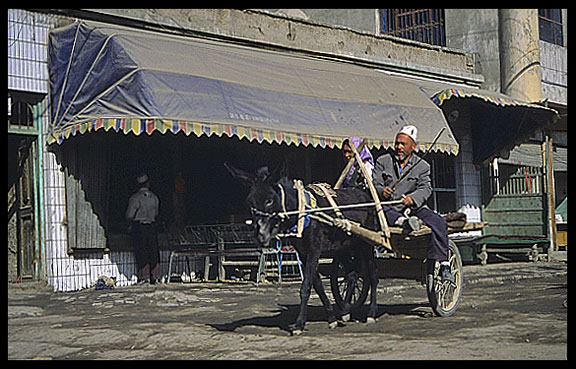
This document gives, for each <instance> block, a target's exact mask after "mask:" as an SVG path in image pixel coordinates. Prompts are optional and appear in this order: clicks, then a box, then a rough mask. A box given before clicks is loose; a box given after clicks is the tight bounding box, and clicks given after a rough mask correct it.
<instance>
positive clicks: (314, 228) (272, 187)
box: [224, 162, 378, 335]
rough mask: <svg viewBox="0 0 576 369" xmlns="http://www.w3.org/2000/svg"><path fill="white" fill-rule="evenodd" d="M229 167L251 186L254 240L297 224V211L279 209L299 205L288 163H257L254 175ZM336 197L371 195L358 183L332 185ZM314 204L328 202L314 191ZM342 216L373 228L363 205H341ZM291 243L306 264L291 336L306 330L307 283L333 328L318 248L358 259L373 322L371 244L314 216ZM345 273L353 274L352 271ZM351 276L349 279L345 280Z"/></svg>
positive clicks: (265, 240) (365, 198)
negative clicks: (269, 165)
mask: <svg viewBox="0 0 576 369" xmlns="http://www.w3.org/2000/svg"><path fill="white" fill-rule="evenodd" d="M224 166H225V167H226V168H227V169H228V171H229V172H230V173H231V174H232V176H234V177H235V178H237V179H238V180H239V181H240V182H241V183H243V184H244V185H246V186H247V187H248V188H250V193H249V195H248V197H247V202H248V205H249V206H250V208H251V211H252V218H253V224H254V227H255V235H256V237H255V238H256V240H257V242H258V243H259V244H260V245H261V246H268V245H269V244H270V241H271V240H272V239H273V238H274V237H276V235H278V234H279V233H282V232H285V231H286V230H288V229H290V228H291V227H293V226H295V224H296V223H297V216H296V215H294V216H290V217H285V216H281V215H280V214H281V213H282V212H283V211H290V210H297V209H298V193H297V190H296V189H294V188H293V187H294V186H293V181H292V180H289V179H288V178H287V176H286V174H285V172H286V164H285V163H284V162H283V163H282V165H281V166H279V167H277V168H276V169H275V170H273V171H272V172H271V173H270V172H269V171H268V170H267V168H266V167H263V168H260V169H259V170H258V172H257V174H256V175H253V174H251V173H247V172H245V171H242V170H240V169H236V168H234V167H232V166H231V165H229V164H228V163H225V164H224ZM336 194H337V198H336V200H337V202H338V203H339V204H341V205H344V204H355V203H362V202H369V201H371V198H370V196H369V195H368V194H367V193H365V192H364V191H363V190H361V189H359V188H344V189H339V190H336ZM317 202H318V206H321V207H324V206H330V205H329V203H328V201H327V200H326V199H325V198H323V197H318V196H317ZM342 213H343V214H344V216H345V217H346V218H348V219H350V220H353V221H356V222H358V223H360V224H362V225H363V226H365V227H368V228H372V229H374V226H375V221H374V219H375V216H374V211H373V210H371V209H366V208H358V209H353V210H343V211H342ZM294 241H295V242H294V247H295V248H296V250H297V251H298V253H299V255H300V259H301V260H302V263H303V264H304V265H303V266H304V268H303V274H304V280H303V282H302V285H301V287H300V311H299V314H298V317H297V319H296V323H295V324H293V325H291V326H290V330H291V333H292V335H299V334H301V333H302V331H303V330H304V326H305V324H306V319H307V311H308V299H309V298H310V292H311V288H312V287H314V290H315V291H316V293H317V294H318V296H319V297H320V300H321V301H322V305H323V306H324V309H325V310H326V313H327V315H328V324H329V327H330V328H335V327H337V325H338V323H337V320H336V315H335V313H334V308H333V306H332V304H331V303H330V300H329V299H328V297H327V296H326V292H325V291H324V287H323V285H322V281H321V280H320V275H319V273H318V262H319V258H320V255H321V253H323V252H335V253H341V254H342V255H346V254H347V255H354V257H355V259H356V260H357V261H358V263H357V264H359V266H360V268H361V270H360V272H362V273H365V275H367V279H368V281H365V283H368V284H369V286H370V305H369V311H368V317H367V322H374V321H375V317H376V313H377V310H378V305H377V303H376V294H377V293H376V287H377V285H378V274H377V270H376V262H375V257H374V252H373V247H372V246H371V245H370V244H368V243H366V242H365V241H364V240H362V239H360V238H359V237H356V236H348V235H347V234H346V233H345V232H344V231H343V230H341V229H339V228H336V227H332V226H329V225H326V224H324V223H321V222H319V221H317V220H314V219H310V220H309V223H308V225H307V226H306V228H305V229H304V230H303V232H302V234H301V238H296V239H294ZM348 278H351V277H350V276H349V277H348ZM349 281H350V280H349ZM350 309H351V305H350V302H349V301H348V302H347V303H345V306H344V308H343V311H342V312H341V313H342V319H343V320H344V321H346V320H347V319H349V317H350Z"/></svg>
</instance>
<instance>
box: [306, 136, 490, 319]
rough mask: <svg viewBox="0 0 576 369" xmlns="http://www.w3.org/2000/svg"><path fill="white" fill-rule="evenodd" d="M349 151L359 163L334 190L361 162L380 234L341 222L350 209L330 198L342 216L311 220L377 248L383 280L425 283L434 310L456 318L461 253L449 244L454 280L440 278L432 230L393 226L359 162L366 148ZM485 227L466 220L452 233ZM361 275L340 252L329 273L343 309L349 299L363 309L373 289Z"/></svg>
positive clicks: (333, 289) (311, 214) (451, 229)
mask: <svg viewBox="0 0 576 369" xmlns="http://www.w3.org/2000/svg"><path fill="white" fill-rule="evenodd" d="M364 144H365V142H363V143H362V146H363V145H364ZM350 146H351V149H352V151H353V152H354V158H352V159H351V160H350V161H349V162H348V165H347V166H346V167H345V168H344V170H343V172H342V174H341V176H340V178H339V180H338V182H337V183H336V184H335V186H334V188H339V187H340V186H341V184H342V182H343V179H344V178H345V176H346V174H347V173H348V171H349V170H350V168H351V167H352V166H353V165H354V162H357V163H358V165H359V167H360V170H361V171H362V172H363V175H364V178H366V179H367V184H368V188H369V190H370V194H371V195H372V198H373V201H374V202H373V203H371V204H370V205H371V206H374V207H375V208H376V213H377V215H378V221H379V223H380V231H373V230H369V229H366V228H364V227H362V226H361V225H360V224H358V223H355V222H353V221H350V220H347V219H342V213H341V211H340V210H343V209H344V208H346V206H338V205H337V204H336V203H335V202H334V200H333V199H330V198H329V197H327V198H328V200H329V201H330V202H331V205H332V208H331V209H332V210H334V211H335V212H336V214H339V216H338V217H330V216H328V215H326V213H323V212H321V211H320V212H318V213H317V215H316V214H314V213H310V214H309V216H312V217H316V219H318V220H320V221H323V222H325V223H328V224H330V223H332V225H334V226H338V227H339V228H341V229H345V230H346V231H347V232H349V233H350V234H354V235H356V236H359V237H361V238H363V239H364V240H366V241H368V242H369V243H372V244H373V245H374V247H375V253H376V257H377V265H378V269H379V276H380V277H386V278H408V279H415V280H418V281H421V282H422V283H424V284H425V285H426V292H427V295H428V299H429V301H430V304H431V307H432V309H433V311H434V312H435V313H436V314H437V315H438V316H450V315H452V314H454V312H455V311H456V308H457V307H458V304H459V302H460V296H461V294H462V286H463V282H464V275H463V269H462V258H461V256H460V252H459V251H458V248H457V247H456V245H455V244H454V242H453V241H449V262H450V269H451V272H452V275H453V276H454V283H452V282H450V281H443V280H442V277H441V275H440V274H439V271H440V265H439V263H438V262H429V261H428V260H426V248H427V244H428V242H429V238H430V237H431V233H432V232H431V230H430V228H428V227H427V226H425V225H423V226H422V227H421V229H419V230H417V231H413V232H411V233H409V234H406V233H404V232H403V230H402V229H401V228H399V227H389V226H388V224H387V223H386V218H385V216H384V211H383V209H382V204H385V203H384V202H381V201H380V198H379V196H378V193H377V192H376V189H375V188H374V184H373V183H372V180H371V176H370V175H369V174H368V172H367V171H366V168H365V167H364V164H363V162H362V160H361V158H360V154H359V151H360V150H361V149H362V146H360V148H359V149H356V147H354V145H350ZM388 203H390V202H388ZM351 206H354V205H351ZM319 215H321V216H319ZM483 226H484V224H483V223H478V224H473V223H466V222H465V221H463V222H462V224H460V225H459V226H458V227H454V228H449V232H466V231H471V230H478V229H481V228H482V227H483ZM358 270H360V268H357V267H356V266H355V260H354V256H352V255H351V254H344V253H340V254H337V255H334V258H333V262H332V266H331V273H330V285H331V289H332V293H333V296H334V299H335V301H336V303H337V304H338V305H339V306H340V307H343V306H344V302H345V300H346V299H348V300H349V302H350V303H351V304H352V306H353V307H359V306H362V305H363V304H364V302H365V301H366V298H367V296H368V290H369V288H368V287H369V286H368V283H365V282H364V281H367V277H366V276H364V275H361V274H360V273H359V272H358Z"/></svg>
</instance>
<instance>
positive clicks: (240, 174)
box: [224, 162, 256, 187]
mask: <svg viewBox="0 0 576 369" xmlns="http://www.w3.org/2000/svg"><path fill="white" fill-rule="evenodd" d="M224 166H225V167H226V169H228V172H230V174H232V176H233V177H234V178H236V179H238V180H239V181H240V182H241V183H242V184H244V185H245V186H247V187H252V185H253V184H254V182H255V180H256V177H255V176H254V175H253V174H251V173H248V172H245V171H243V170H241V169H237V168H234V167H233V166H232V165H230V164H228V163H227V162H226V163H224Z"/></svg>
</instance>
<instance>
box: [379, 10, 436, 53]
mask: <svg viewBox="0 0 576 369" xmlns="http://www.w3.org/2000/svg"><path fill="white" fill-rule="evenodd" d="M378 12H379V15H380V33H382V34H385V35H392V36H397V37H402V38H407V39H409V40H414V41H420V42H425V43H427V44H432V45H440V46H446V31H445V29H444V9H379V10H378Z"/></svg>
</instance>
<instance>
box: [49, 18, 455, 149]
mask: <svg viewBox="0 0 576 369" xmlns="http://www.w3.org/2000/svg"><path fill="white" fill-rule="evenodd" d="M49 73H50V87H51V91H50V93H51V104H52V106H51V124H50V130H49V137H48V142H49V143H54V142H58V143H61V142H62V141H63V140H64V139H67V138H69V137H70V136H75V135H76V134H83V133H86V132H92V131H97V130H104V131H110V130H112V131H114V132H123V133H125V134H128V133H132V134H135V135H140V134H143V133H146V134H149V135H150V134H152V133H153V132H155V131H159V132H161V133H166V132H171V133H174V134H176V133H179V132H180V131H182V132H184V133H185V134H186V135H189V134H191V133H194V134H195V135H196V136H201V135H207V136H211V135H217V136H222V135H226V136H228V137H232V136H237V137H239V138H247V139H248V140H250V141H252V140H256V141H257V142H263V141H266V142H269V143H271V142H277V143H286V144H295V145H305V146H307V145H312V146H321V147H340V145H341V142H342V140H343V139H344V138H347V137H349V136H360V137H364V138H367V139H368V143H369V145H370V146H373V147H380V146H390V145H392V144H393V142H394V136H395V134H396V133H397V132H398V131H399V129H400V128H401V127H402V126H404V125H408V124H412V125H416V126H417V127H418V129H419V141H420V149H428V147H429V146H430V143H431V142H432V141H433V139H434V137H435V136H436V133H437V132H438V131H439V130H440V129H441V128H442V127H447V131H446V132H445V133H444V134H443V135H442V136H441V138H440V139H439V141H438V144H437V145H436V147H435V148H433V150H440V151H443V152H449V153H453V154H457V152H458V143H457V142H456V140H455V139H454V136H453V135H452V132H451V131H450V128H449V126H448V124H447V123H446V121H445V118H444V115H443V113H442V111H441V110H440V109H439V108H438V107H437V106H436V105H435V104H434V103H432V102H431V101H430V99H429V98H428V97H427V96H426V95H425V94H424V93H422V91H420V90H419V89H418V87H417V86H415V85H413V84H410V83H406V82H404V81H402V80H400V79H398V78H395V77H390V76H386V75H383V74H382V73H378V72H376V71H373V70H371V69H368V68H364V67H360V66H357V65H353V64H347V63H340V62H334V61H330V60H324V59H317V58H311V57H307V56H302V55H295V54H289V53H281V52H277V51H271V50H265V49H256V48H253V47H246V46H241V45H236V44H226V43H224V42H217V41H212V40H205V39H195V38H189V37H184V36H178V35H170V34H161V33H156V32H151V31H145V30H136V29H130V28H126V27H120V26H114V25H108V24H101V23H95V22H80V23H75V24H73V25H70V26H67V27H63V28H59V29H56V30H54V31H52V32H51V34H50V37H49Z"/></svg>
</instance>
